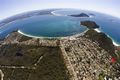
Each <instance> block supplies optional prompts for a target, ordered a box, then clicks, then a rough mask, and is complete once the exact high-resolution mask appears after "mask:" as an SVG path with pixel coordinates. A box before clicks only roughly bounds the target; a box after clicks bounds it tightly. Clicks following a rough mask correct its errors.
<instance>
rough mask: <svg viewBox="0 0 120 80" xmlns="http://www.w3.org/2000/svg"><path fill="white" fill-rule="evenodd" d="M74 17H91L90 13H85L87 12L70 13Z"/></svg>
mask: <svg viewBox="0 0 120 80" xmlns="http://www.w3.org/2000/svg"><path fill="white" fill-rule="evenodd" d="M69 16H72V17H89V15H87V14H85V13H81V14H75V15H69Z"/></svg>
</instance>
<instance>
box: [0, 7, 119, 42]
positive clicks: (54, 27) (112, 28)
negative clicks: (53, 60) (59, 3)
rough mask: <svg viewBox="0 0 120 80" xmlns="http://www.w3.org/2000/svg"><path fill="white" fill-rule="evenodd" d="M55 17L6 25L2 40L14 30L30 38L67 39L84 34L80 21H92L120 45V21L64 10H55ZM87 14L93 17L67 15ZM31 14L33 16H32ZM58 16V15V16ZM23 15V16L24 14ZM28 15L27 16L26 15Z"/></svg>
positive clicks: (90, 12) (20, 20)
mask: <svg viewBox="0 0 120 80" xmlns="http://www.w3.org/2000/svg"><path fill="white" fill-rule="evenodd" d="M52 13H54V16H53V15H35V14H34V13H32V14H34V16H32V17H28V18H24V19H18V20H15V21H12V22H10V23H6V24H5V25H4V26H1V27H0V38H3V37H5V36H6V35H7V34H9V33H10V32H12V31H14V30H20V31H21V32H22V33H24V34H26V35H29V36H37V37H65V36H71V35H75V34H78V33H82V32H84V31H85V30H86V29H87V28H86V27H83V26H80V21H84V20H92V21H95V22H96V23H97V24H98V25H99V26H100V28H99V29H100V30H101V31H102V32H104V33H106V34H107V35H108V36H110V37H111V38H112V39H113V40H114V41H115V42H117V43H120V19H119V18H116V17H112V16H109V15H106V14H102V13H97V12H93V11H84V10H75V9H62V10H55V11H53V12H52ZM80 13H86V14H87V15H89V16H92V17H86V18H78V17H71V16H66V15H71V14H80ZM32 14H31V15H32ZM56 14H57V15H56ZM22 15H23V14H22ZM25 15H26V14H25Z"/></svg>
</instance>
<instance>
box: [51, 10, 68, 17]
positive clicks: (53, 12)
mask: <svg viewBox="0 0 120 80" xmlns="http://www.w3.org/2000/svg"><path fill="white" fill-rule="evenodd" d="M51 14H53V15H54V16H67V15H61V14H56V13H55V11H52V12H51Z"/></svg>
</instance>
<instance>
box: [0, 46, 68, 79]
mask: <svg viewBox="0 0 120 80" xmlns="http://www.w3.org/2000/svg"><path fill="white" fill-rule="evenodd" d="M16 53H19V54H18V55H16ZM41 56H42V57H43V58H42V59H41V60H40V61H39V62H38V60H39V58H40V57H41ZM37 62H38V63H37ZM35 63H37V65H34V64H35ZM0 65H2V66H6V65H7V66H9V68H6V67H0V69H1V70H2V72H3V73H4V80H9V79H10V80H69V73H68V71H67V68H66V66H65V63H64V60H63V57H62V55H61V50H60V49H59V47H41V46H31V45H29V46H27V45H19V44H8V45H3V46H2V47H1V48H0ZM21 65H23V66H24V67H27V68H15V69H13V68H10V67H11V66H21ZM28 67H29V68H28ZM33 68H34V69H33Z"/></svg>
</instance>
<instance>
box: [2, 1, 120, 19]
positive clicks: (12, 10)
mask: <svg viewBox="0 0 120 80" xmlns="http://www.w3.org/2000/svg"><path fill="white" fill-rule="evenodd" d="M68 2H69V3H68ZM119 3H120V1H118V0H93V1H89V0H84V1H83V0H80V1H78V0H71V1H68V0H67V1H64V0H62V1H55V0H51V1H49V0H46V1H40V0H39V1H37V0H29V1H28V0H26V1H24V0H21V1H16V0H10V1H9V0H0V10H1V12H2V13H1V14H0V20H3V19H6V18H8V17H11V16H14V15H16V14H20V13H24V12H29V11H34V10H42V9H51V8H73V9H82V10H90V11H96V12H100V13H104V14H108V15H111V16H114V17H118V18H120V14H119V13H120V10H118V9H117V8H118V7H120V6H119ZM86 5H87V6H86Z"/></svg>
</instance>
